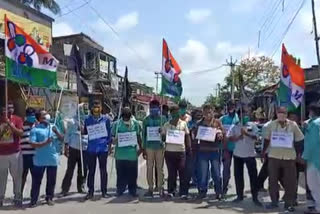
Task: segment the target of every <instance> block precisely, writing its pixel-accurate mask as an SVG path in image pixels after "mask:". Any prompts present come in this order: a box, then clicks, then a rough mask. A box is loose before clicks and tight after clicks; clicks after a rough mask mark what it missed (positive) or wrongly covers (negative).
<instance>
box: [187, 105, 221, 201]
mask: <svg viewBox="0 0 320 214" xmlns="http://www.w3.org/2000/svg"><path fill="white" fill-rule="evenodd" d="M200 130H207V131H206V132H209V131H210V130H211V131H212V134H211V135H210V136H208V135H206V136H201V132H204V131H200ZM222 131H223V126H222V124H221V122H220V120H218V119H215V118H214V111H213V108H212V106H210V105H205V106H204V107H203V119H202V120H200V121H199V122H198V124H197V128H196V129H195V132H194V134H193V135H194V136H196V141H197V142H198V144H199V152H198V158H199V160H198V168H199V171H200V172H199V173H198V190H199V195H198V199H203V198H205V197H206V196H207V191H208V181H209V179H208V178H209V165H210V164H211V170H210V172H211V175H212V178H213V181H214V189H215V192H216V199H218V200H220V199H221V195H222V185H221V175H220V153H219V149H220V148H221V141H222V139H223V134H222ZM209 137H210V138H209Z"/></svg>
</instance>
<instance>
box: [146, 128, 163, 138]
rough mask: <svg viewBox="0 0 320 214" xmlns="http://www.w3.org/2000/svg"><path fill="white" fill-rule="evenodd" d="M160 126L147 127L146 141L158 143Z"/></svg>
mask: <svg viewBox="0 0 320 214" xmlns="http://www.w3.org/2000/svg"><path fill="white" fill-rule="evenodd" d="M159 130H160V126H154V127H147V141H160V132H159Z"/></svg>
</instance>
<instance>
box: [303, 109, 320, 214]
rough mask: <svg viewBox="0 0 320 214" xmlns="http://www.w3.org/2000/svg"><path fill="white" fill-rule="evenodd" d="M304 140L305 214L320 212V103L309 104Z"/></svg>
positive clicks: (317, 213)
mask: <svg viewBox="0 0 320 214" xmlns="http://www.w3.org/2000/svg"><path fill="white" fill-rule="evenodd" d="M304 126H305V128H304V129H305V130H304V133H305V140H304V142H305V143H304V151H303V155H302V158H303V160H304V161H305V163H306V177H307V179H306V181H307V182H306V183H307V185H308V186H307V187H309V189H310V190H309V191H311V196H308V192H307V200H309V205H308V209H309V210H308V211H306V212H305V214H319V213H320V190H319V186H320V140H319V139H320V105H319V104H318V103H312V104H310V106H309V120H307V121H305V123H304Z"/></svg>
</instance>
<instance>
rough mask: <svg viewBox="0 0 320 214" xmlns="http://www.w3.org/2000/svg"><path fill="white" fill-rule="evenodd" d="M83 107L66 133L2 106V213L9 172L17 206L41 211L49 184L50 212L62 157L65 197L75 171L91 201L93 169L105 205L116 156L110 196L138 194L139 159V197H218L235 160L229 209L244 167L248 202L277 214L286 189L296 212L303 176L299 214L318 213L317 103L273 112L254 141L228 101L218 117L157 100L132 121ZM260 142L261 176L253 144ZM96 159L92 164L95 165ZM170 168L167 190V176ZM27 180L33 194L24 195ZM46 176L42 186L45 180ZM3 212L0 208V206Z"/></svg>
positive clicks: (38, 113)
mask: <svg viewBox="0 0 320 214" xmlns="http://www.w3.org/2000/svg"><path fill="white" fill-rule="evenodd" d="M79 105H80V107H79V108H80V109H81V114H80V111H79V112H78V114H80V115H76V116H75V117H74V118H73V119H72V120H69V121H68V122H67V123H66V124H65V127H59V126H58V125H56V123H55V122H54V121H55V120H54V118H52V117H53V116H52V117H51V116H50V114H49V113H48V112H46V111H45V110H35V109H33V108H27V109H26V117H25V118H24V120H23V119H22V118H20V117H18V116H17V115H15V108H14V105H13V104H12V103H9V104H8V107H7V108H5V107H2V108H1V112H0V113H1V116H0V207H3V206H4V205H5V204H4V199H5V192H6V186H7V183H8V173H9V172H10V175H11V176H12V180H13V189H14V199H13V203H14V205H15V206H17V207H21V206H22V202H23V196H24V195H28V197H30V203H29V206H30V208H32V207H36V206H37V205H38V200H39V194H40V189H41V188H40V187H41V185H46V190H45V191H46V192H45V200H46V202H47V204H48V205H50V206H53V205H54V197H55V186H56V183H57V168H58V167H59V158H60V155H61V154H64V155H65V156H66V157H67V158H68V162H67V169H66V172H65V176H64V178H63V180H62V185H61V195H62V197H64V196H67V195H68V194H69V191H70V187H71V182H72V178H73V174H74V170H75V168H76V166H77V169H78V171H77V180H76V182H77V191H78V192H79V193H83V194H85V196H84V200H91V199H93V197H94V193H95V189H94V187H95V184H94V183H95V174H96V168H97V165H99V168H98V170H99V173H100V182H101V184H100V190H101V194H102V198H108V197H110V195H109V192H108V188H107V186H108V184H107V183H108V182H107V178H108V172H107V164H108V163H107V160H108V156H109V155H111V154H112V155H113V156H114V159H115V168H116V196H117V197H121V196H122V195H123V194H125V193H126V191H128V194H129V195H130V196H132V197H137V196H138V195H137V188H138V187H137V178H138V159H139V156H140V155H141V156H142V157H143V158H144V159H145V160H146V168H147V172H146V179H147V184H148V190H147V192H146V193H145V194H144V196H143V197H146V198H152V197H154V195H155V194H157V195H159V196H160V197H162V198H164V199H166V200H171V199H173V198H176V197H179V198H180V199H181V200H185V201H188V200H189V199H190V197H191V196H190V194H189V190H190V188H191V187H192V186H193V187H196V188H197V190H198V193H197V197H196V200H204V199H205V198H207V197H208V189H209V187H210V185H209V183H210V182H213V186H214V192H215V195H214V197H215V200H219V201H220V200H224V198H225V196H226V195H227V194H228V186H229V181H230V178H231V174H232V173H231V170H232V168H231V165H232V161H233V166H234V167H233V170H234V172H233V175H234V180H235V187H236V195H237V196H236V198H235V199H234V200H233V202H234V203H241V201H243V200H244V198H245V192H244V186H245V184H244V173H245V172H246V171H244V166H246V168H247V172H248V176H249V180H250V190H251V198H252V203H253V204H254V205H256V206H258V207H265V209H276V208H278V206H279V201H280V200H281V198H280V194H279V189H280V187H282V188H283V189H284V196H283V198H282V200H283V201H284V209H285V210H286V211H287V212H294V211H295V207H296V206H298V201H297V190H298V182H299V181H298V179H299V172H303V173H304V174H305V176H306V195H307V200H308V208H307V209H306V212H305V213H320V188H319V187H320V105H319V104H317V103H312V104H310V106H308V114H309V119H308V120H306V121H304V122H301V121H300V118H299V115H297V114H295V113H294V112H288V109H287V108H286V107H283V106H280V107H278V108H277V110H276V112H275V115H274V118H272V120H270V121H266V123H264V124H263V127H262V130H261V134H259V133H260V130H259V128H258V125H257V122H256V120H255V118H254V117H253V116H252V114H251V113H252V112H250V111H248V109H246V108H242V107H241V106H240V107H239V105H238V104H237V103H235V102H234V101H232V100H230V101H229V102H228V103H227V105H226V110H225V113H224V114H223V115H221V112H219V111H217V108H214V107H213V106H212V105H203V106H202V108H195V109H192V111H191V112H190V111H188V110H187V109H188V105H187V103H186V102H183V101H181V102H180V103H179V104H175V105H172V106H170V108H169V107H168V106H166V105H163V106H162V105H161V104H160V102H159V101H158V100H152V101H150V103H149V107H150V108H149V109H150V112H149V115H148V116H147V117H146V118H145V119H144V120H143V121H138V120H136V119H135V117H134V115H133V114H132V111H131V108H130V107H128V106H124V107H123V108H122V109H121V113H120V116H119V118H116V119H112V118H111V117H110V116H108V115H104V114H102V103H101V101H100V100H95V101H93V102H92V103H91V104H90V106H89V105H88V104H83V103H82V104H79ZM260 139H262V141H263V142H262V145H263V147H262V151H261V159H262V161H263V166H262V168H261V169H260V171H259V170H258V167H257V153H256V143H257V142H258V141H259V140H260ZM97 162H98V164H97ZM165 166H166V170H167V182H166V183H167V186H166V187H165V186H164V184H165V182H164V181H165V173H164V170H165V169H164V168H165ZM29 173H31V177H32V186H31V192H30V193H26V192H24V189H25V184H26V179H27V176H28V174H29ZM45 173H46V178H47V179H46V180H47V183H46V184H43V183H42V180H43V177H44V174H45ZM267 179H268V180H269V184H268V191H269V194H270V199H271V202H270V203H268V204H263V203H262V202H260V200H259V193H260V192H261V191H263V190H264V188H265V181H266V180H267ZM0 209H1V208H0Z"/></svg>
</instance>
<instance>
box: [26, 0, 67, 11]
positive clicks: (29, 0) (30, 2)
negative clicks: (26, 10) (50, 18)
mask: <svg viewBox="0 0 320 214" xmlns="http://www.w3.org/2000/svg"><path fill="white" fill-rule="evenodd" d="M20 2H21V3H22V4H24V5H27V6H30V7H33V8H34V9H36V10H38V11H40V10H41V9H42V8H46V9H48V10H50V11H51V12H52V13H53V14H59V13H61V8H60V6H59V4H58V3H57V2H56V1H55V0H20Z"/></svg>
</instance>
